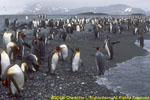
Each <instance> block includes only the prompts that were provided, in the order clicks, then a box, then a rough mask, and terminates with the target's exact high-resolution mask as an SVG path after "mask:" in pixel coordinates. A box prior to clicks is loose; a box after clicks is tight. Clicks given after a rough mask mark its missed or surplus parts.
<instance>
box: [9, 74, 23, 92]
mask: <svg viewBox="0 0 150 100" xmlns="http://www.w3.org/2000/svg"><path fill="white" fill-rule="evenodd" d="M9 79H10V81H12V83H13V84H14V86H15V87H16V89H17V91H18V93H19V94H20V89H19V87H18V85H17V83H16V81H15V80H14V78H13V77H12V76H11V75H9Z"/></svg>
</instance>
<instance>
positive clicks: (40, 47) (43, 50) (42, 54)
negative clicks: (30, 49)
mask: <svg viewBox="0 0 150 100" xmlns="http://www.w3.org/2000/svg"><path fill="white" fill-rule="evenodd" d="M37 47H38V53H39V54H38V59H39V63H40V64H41V63H42V61H44V60H45V54H46V48H45V44H44V41H43V40H42V37H41V36H39V37H38V41H37Z"/></svg>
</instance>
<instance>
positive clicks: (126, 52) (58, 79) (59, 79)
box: [0, 33, 150, 100]
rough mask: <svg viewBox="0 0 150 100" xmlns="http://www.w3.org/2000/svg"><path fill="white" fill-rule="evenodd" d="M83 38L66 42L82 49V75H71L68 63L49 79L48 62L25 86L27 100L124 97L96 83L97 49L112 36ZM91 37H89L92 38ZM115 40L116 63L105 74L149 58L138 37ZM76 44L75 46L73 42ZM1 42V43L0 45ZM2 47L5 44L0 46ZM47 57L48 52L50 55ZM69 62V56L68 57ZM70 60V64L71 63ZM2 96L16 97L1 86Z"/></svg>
mask: <svg viewBox="0 0 150 100" xmlns="http://www.w3.org/2000/svg"><path fill="white" fill-rule="evenodd" d="M81 35H83V36H84V39H83V38H75V39H74V40H73V41H71V40H68V41H67V42H65V43H66V44H67V45H69V46H71V47H72V48H76V47H79V48H80V51H81V59H82V60H83V63H84V66H85V67H82V66H80V67H79V72H77V73H70V72H69V69H70V65H69V63H63V62H61V61H60V62H59V63H58V66H57V68H56V76H50V75H48V76H46V75H45V73H44V72H46V71H47V61H46V60H45V62H44V63H42V66H41V67H40V71H38V72H36V73H33V74H32V76H33V77H34V79H33V80H27V82H26V83H25V86H24V90H23V91H22V92H21V95H22V98H21V99H24V100H28V99H30V100H35V99H36V100H46V99H51V96H84V97H86V96H87V97H88V96H98V97H102V96H104V97H113V96H125V94H121V93H119V92H117V93H115V92H113V91H112V90H109V89H107V88H106V86H100V85H98V84H97V83H96V76H97V75H98V71H97V68H96V64H95V57H94V56H92V55H93V54H94V53H95V52H96V50H95V49H94V48H93V47H94V46H100V47H102V46H103V37H105V36H106V35H110V34H103V35H102V37H101V38H100V39H96V40H95V39H94V38H93V36H90V35H91V34H89V33H88V34H87V35H88V36H87V35H84V34H82V33H81ZM89 36H90V37H89ZM111 38H112V40H116V39H117V40H119V41H120V42H121V43H119V44H116V45H115V46H114V59H113V60H112V61H107V62H106V68H105V70H108V69H109V68H112V67H116V65H117V64H118V63H122V62H124V61H127V60H130V59H132V58H134V57H136V56H146V55H147V51H146V50H144V49H142V48H139V47H138V46H136V45H135V44H134V42H135V40H136V39H137V35H132V34H129V33H123V34H122V35H120V34H116V35H112V36H111ZM144 38H145V39H150V35H147V34H146V35H144ZM74 41H76V42H74ZM0 42H1V41H0ZM1 43H2V42H1ZM62 43H64V42H61V41H57V42H56V41H53V42H51V44H49V45H48V46H47V51H49V49H52V48H54V47H55V46H56V45H60V44H62ZM102 52H103V53H104V54H105V55H106V51H105V50H104V49H102ZM47 53H48V52H47ZM69 58H70V56H69ZM69 58H68V59H67V61H69ZM0 87H1V92H0V98H1V99H2V100H3V99H6V100H7V99H10V100H15V99H16V98H15V97H9V96H8V95H7V94H8V92H9V90H8V89H6V88H5V87H3V86H2V84H0Z"/></svg>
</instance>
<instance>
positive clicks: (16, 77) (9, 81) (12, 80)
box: [2, 64, 25, 97]
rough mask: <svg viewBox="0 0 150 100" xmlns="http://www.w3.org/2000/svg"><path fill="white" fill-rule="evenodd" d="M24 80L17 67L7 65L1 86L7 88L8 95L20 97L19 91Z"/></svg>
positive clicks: (21, 72)
mask: <svg viewBox="0 0 150 100" xmlns="http://www.w3.org/2000/svg"><path fill="white" fill-rule="evenodd" d="M24 82H25V78H24V73H23V71H22V70H21V68H20V67H19V65H17V64H15V65H9V67H8V68H7V69H6V70H5V74H3V75H2V84H3V85H4V86H6V87H8V88H9V90H10V95H12V96H17V97H18V96H20V91H21V90H23V86H24Z"/></svg>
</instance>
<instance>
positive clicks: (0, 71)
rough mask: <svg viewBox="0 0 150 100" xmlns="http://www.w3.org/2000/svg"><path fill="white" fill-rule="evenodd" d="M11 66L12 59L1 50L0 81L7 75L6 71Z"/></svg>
mask: <svg viewBox="0 0 150 100" xmlns="http://www.w3.org/2000/svg"><path fill="white" fill-rule="evenodd" d="M9 65H10V59H9V56H8V54H7V53H6V52H5V51H4V50H3V49H1V48H0V79H1V78H2V76H3V75H4V74H5V70H6V69H7V68H8V66H9Z"/></svg>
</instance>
